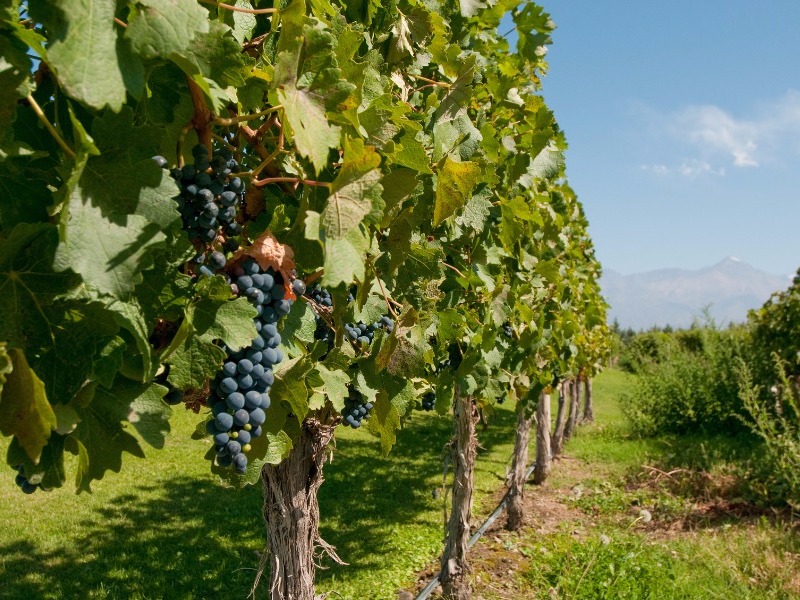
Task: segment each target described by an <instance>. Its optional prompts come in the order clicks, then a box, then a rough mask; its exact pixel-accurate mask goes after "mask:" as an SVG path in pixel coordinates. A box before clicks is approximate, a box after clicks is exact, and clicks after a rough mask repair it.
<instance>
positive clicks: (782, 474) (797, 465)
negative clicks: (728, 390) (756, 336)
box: [739, 356, 800, 508]
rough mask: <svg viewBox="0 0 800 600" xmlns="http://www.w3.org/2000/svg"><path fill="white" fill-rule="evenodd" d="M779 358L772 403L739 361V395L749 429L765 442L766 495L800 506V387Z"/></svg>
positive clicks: (777, 359)
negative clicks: (747, 417)
mask: <svg viewBox="0 0 800 600" xmlns="http://www.w3.org/2000/svg"><path fill="white" fill-rule="evenodd" d="M775 359H776V368H775V372H776V378H777V381H778V385H777V386H774V387H773V388H772V390H771V391H770V395H772V403H766V402H764V400H763V397H764V393H763V392H761V393H759V389H758V387H757V386H754V384H753V380H752V376H751V374H750V369H749V368H748V366H747V364H746V363H744V362H742V363H740V372H739V375H740V392H739V396H740V398H741V401H742V403H743V405H744V409H745V411H746V412H747V415H748V416H749V417H750V419H749V420H748V421H747V423H748V425H749V426H750V428H751V429H752V430H753V432H754V433H755V434H757V435H758V436H759V437H760V438H761V439H762V440H763V441H764V447H765V450H766V452H765V456H764V457H763V458H764V462H765V463H766V464H767V465H768V467H769V469H768V470H767V477H766V478H765V479H766V481H764V483H763V486H764V487H763V488H762V489H763V490H764V492H765V494H764V495H765V496H767V498H769V499H772V500H775V499H778V500H785V501H787V502H789V503H790V504H791V505H792V506H793V507H794V508H797V507H798V506H800V388H798V385H797V383H796V380H793V379H790V378H789V376H788V375H787V370H788V368H787V366H786V365H785V364H784V363H782V362H781V360H780V358H778V357H777V356H776V357H775Z"/></svg>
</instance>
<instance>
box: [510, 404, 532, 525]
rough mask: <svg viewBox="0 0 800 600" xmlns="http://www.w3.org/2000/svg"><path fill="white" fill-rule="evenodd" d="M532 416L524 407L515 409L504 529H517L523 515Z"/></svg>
mask: <svg viewBox="0 0 800 600" xmlns="http://www.w3.org/2000/svg"><path fill="white" fill-rule="evenodd" d="M534 418H535V417H534V416H533V415H530V416H528V415H527V414H526V411H525V409H524V408H522V409H521V410H518V411H517V431H516V437H515V440H514V456H513V457H512V459H511V477H510V481H509V486H508V520H507V521H506V529H509V530H511V531H519V530H520V529H521V528H522V524H523V521H524V517H525V510H524V505H523V500H524V493H525V480H526V479H527V478H526V477H525V472H526V471H527V470H528V442H530V439H531V426H532V425H533V420H534Z"/></svg>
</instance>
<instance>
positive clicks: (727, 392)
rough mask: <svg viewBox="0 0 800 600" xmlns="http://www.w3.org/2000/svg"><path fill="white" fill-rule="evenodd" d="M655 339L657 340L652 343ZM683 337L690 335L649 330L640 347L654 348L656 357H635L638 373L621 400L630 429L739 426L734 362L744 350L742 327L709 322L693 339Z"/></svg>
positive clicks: (664, 430) (683, 430)
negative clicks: (717, 326) (722, 327)
mask: <svg viewBox="0 0 800 600" xmlns="http://www.w3.org/2000/svg"><path fill="white" fill-rule="evenodd" d="M654 339H658V340H659V343H660V345H653V346H651V345H650V343H649V342H650V341H651V340H654ZM681 339H684V341H686V340H687V339H689V338H688V337H687V336H686V335H684V334H681V336H679V335H677V334H672V335H669V334H664V333H658V334H647V336H646V338H645V344H642V346H643V347H645V348H648V350H649V349H650V348H653V349H654V350H653V352H655V353H656V355H657V359H650V360H649V362H645V360H642V359H641V358H640V359H639V360H641V366H640V367H638V369H639V373H638V375H639V376H638V377H637V378H636V383H635V384H634V387H633V389H632V390H631V393H630V395H629V396H627V397H626V400H625V404H624V405H623V410H624V411H625V414H626V416H627V417H628V418H629V420H630V422H631V424H632V427H633V429H634V431H636V432H637V433H639V434H641V435H653V434H655V433H678V434H683V433H689V432H697V431H703V432H716V431H720V432H729V433H735V432H737V431H740V430H741V427H742V424H741V421H740V420H739V416H740V415H741V414H742V406H741V402H740V401H739V398H738V380H737V375H736V361H737V359H739V358H740V357H741V356H743V354H744V352H745V348H743V339H744V331H743V330H741V329H729V330H725V331H722V330H718V329H715V328H713V327H711V326H709V327H706V328H703V329H702V330H698V332H697V333H696V334H692V337H691V339H692V340H693V341H692V342H691V343H681V341H680V340H681ZM632 345H636V341H634V342H633V344H632ZM640 356H641V355H640Z"/></svg>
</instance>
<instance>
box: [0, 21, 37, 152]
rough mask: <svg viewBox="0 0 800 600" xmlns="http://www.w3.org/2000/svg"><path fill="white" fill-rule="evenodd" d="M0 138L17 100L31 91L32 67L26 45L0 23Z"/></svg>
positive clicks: (9, 122) (4, 131) (6, 130)
mask: <svg viewBox="0 0 800 600" xmlns="http://www.w3.org/2000/svg"><path fill="white" fill-rule="evenodd" d="M0 31H2V32H3V35H1V36H0V138H2V136H3V135H4V134H5V133H7V132H8V131H9V130H10V125H11V121H12V120H13V117H14V111H15V110H16V108H17V101H18V100H19V99H20V98H24V97H25V96H27V95H28V94H29V93H30V92H31V91H33V89H32V86H31V85H30V81H29V79H30V73H31V70H32V67H33V64H32V63H31V59H30V58H28V56H27V47H26V46H25V44H22V43H20V42H19V40H17V38H15V37H13V36H11V35H8V32H7V31H6V30H5V28H3V27H2V26H1V25H0Z"/></svg>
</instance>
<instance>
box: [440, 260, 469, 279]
mask: <svg viewBox="0 0 800 600" xmlns="http://www.w3.org/2000/svg"><path fill="white" fill-rule="evenodd" d="M442 264H443V265H444V266H445V267H447V268H448V269H452V270H453V271H455V272H456V273H458V274H459V275H461V277H466V275H464V274H463V273H462V272H461V271H459V270H458V269H456V268H455V267H454V266H453V265H448V264H447V263H446V262H443V263H442Z"/></svg>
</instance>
